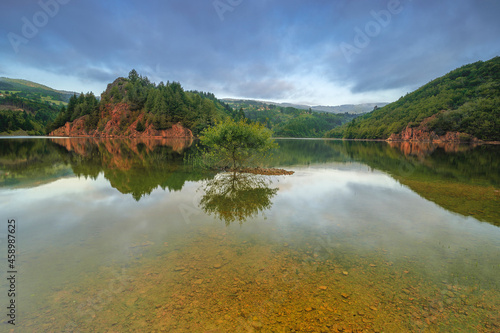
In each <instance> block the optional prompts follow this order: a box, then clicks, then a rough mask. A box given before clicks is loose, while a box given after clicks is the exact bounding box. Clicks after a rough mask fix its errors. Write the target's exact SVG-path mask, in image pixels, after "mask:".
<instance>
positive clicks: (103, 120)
mask: <svg viewBox="0 0 500 333" xmlns="http://www.w3.org/2000/svg"><path fill="white" fill-rule="evenodd" d="M119 103H125V104H126V108H125V109H124V110H122V113H121V115H120V119H119V129H117V131H118V132H117V133H116V134H118V135H127V129H128V128H130V126H131V125H132V124H133V123H134V122H136V127H135V130H137V131H138V132H142V131H144V130H145V129H146V128H147V127H148V126H152V128H154V129H155V130H165V129H168V128H170V127H172V125H173V124H176V123H181V124H182V125H183V126H184V127H186V128H189V129H191V130H192V132H193V133H194V134H195V135H196V134H198V133H199V132H200V131H201V130H203V129H204V128H206V127H208V126H211V125H213V124H215V123H216V122H217V121H219V120H222V119H223V118H224V117H227V116H230V115H231V112H232V110H231V108H230V107H229V106H227V105H225V104H223V103H221V102H220V101H218V100H217V99H216V98H215V96H214V95H213V94H210V93H205V92H198V91H184V89H183V88H182V86H181V85H180V83H178V82H167V83H163V82H160V83H159V84H158V85H157V84H155V83H152V82H150V81H149V79H148V78H147V77H142V76H140V75H139V74H138V73H137V72H136V71H135V70H132V71H131V72H130V73H129V76H128V78H118V79H116V80H115V81H114V82H113V83H111V84H109V85H108V87H107V89H106V91H105V92H104V93H103V94H102V95H101V100H100V101H99V100H98V99H97V98H96V97H95V96H94V95H93V94H92V93H87V94H85V95H83V94H82V95H80V96H79V97H76V96H73V97H71V98H70V100H69V103H68V106H67V108H63V110H62V111H61V113H60V114H59V115H58V117H57V119H55V121H54V122H53V123H52V124H50V125H49V126H48V128H47V131H48V132H50V131H52V130H54V129H56V128H58V127H60V126H62V125H64V124H65V123H66V122H71V121H74V120H75V119H78V118H80V117H83V116H85V129H86V130H87V131H92V130H99V131H102V130H103V128H104V127H105V125H106V124H107V123H108V122H109V121H110V120H111V117H112V114H111V112H112V110H113V108H114V107H115V106H116V105H117V104H119ZM141 115H143V116H142V117H141V118H139V116H141ZM139 119H140V120H139ZM138 120H139V121H138Z"/></svg>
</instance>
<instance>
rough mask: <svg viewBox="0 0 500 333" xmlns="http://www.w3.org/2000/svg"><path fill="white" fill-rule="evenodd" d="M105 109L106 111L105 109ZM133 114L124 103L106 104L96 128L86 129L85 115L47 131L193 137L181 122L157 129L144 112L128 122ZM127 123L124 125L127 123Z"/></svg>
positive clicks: (105, 135)
mask: <svg viewBox="0 0 500 333" xmlns="http://www.w3.org/2000/svg"><path fill="white" fill-rule="evenodd" d="M106 109H107V111H106ZM133 116H134V115H132V113H131V112H130V109H129V106H128V105H127V104H126V103H118V104H115V105H108V106H107V107H106V108H105V110H104V111H103V112H102V113H101V120H100V121H99V126H98V128H97V129H86V128H85V123H86V121H87V119H88V117H89V116H88V115H87V116H83V117H80V118H78V119H75V120H74V121H73V122H68V123H66V124H65V125H64V126H62V127H59V128H58V129H56V130H54V131H52V132H51V133H49V136H63V137H100V138H120V137H122V138H193V133H192V132H191V130H190V129H189V128H185V127H184V126H182V124H181V123H177V124H174V125H172V127H171V128H168V129H165V130H157V129H155V128H154V127H153V124H151V123H148V122H147V121H146V119H144V118H145V117H144V113H141V114H139V115H138V116H137V115H136V119H135V120H134V121H133V122H131V123H130V120H129V118H133ZM139 122H141V123H142V124H143V125H144V130H143V131H138V130H137V124H138V123H139ZM127 123H129V124H128V125H124V124H127Z"/></svg>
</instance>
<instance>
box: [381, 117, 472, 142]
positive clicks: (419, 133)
mask: <svg viewBox="0 0 500 333" xmlns="http://www.w3.org/2000/svg"><path fill="white" fill-rule="evenodd" d="M434 118H436V115H432V116H430V117H428V118H425V119H424V120H423V121H422V122H421V123H420V125H418V126H417V127H412V126H410V125H408V126H407V127H406V128H405V129H404V130H403V131H402V132H401V133H399V134H396V133H393V134H391V136H390V137H389V138H388V139H387V141H410V142H436V143H444V142H453V143H459V142H478V141H479V140H478V139H477V138H474V137H471V136H470V135H469V134H466V133H460V132H447V133H445V134H444V135H437V134H436V133H435V132H434V131H431V130H430V129H429V127H428V123H429V122H430V121H431V120H433V119H434Z"/></svg>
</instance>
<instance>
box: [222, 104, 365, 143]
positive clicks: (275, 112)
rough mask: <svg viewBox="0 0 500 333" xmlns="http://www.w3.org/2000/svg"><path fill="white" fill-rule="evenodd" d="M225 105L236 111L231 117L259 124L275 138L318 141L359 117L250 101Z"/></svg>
mask: <svg viewBox="0 0 500 333" xmlns="http://www.w3.org/2000/svg"><path fill="white" fill-rule="evenodd" d="M228 104H229V105H230V106H231V107H232V108H233V109H234V110H237V111H234V115H233V117H235V118H236V119H239V118H241V117H245V118H247V119H249V120H251V121H255V122H260V123H261V124H263V125H265V126H266V127H267V128H269V129H271V130H272V131H273V132H274V136H277V137H296V138H299V137H300V138H320V137H323V136H324V135H325V133H326V132H327V131H329V130H331V129H332V128H334V127H337V126H340V125H342V124H344V123H346V122H348V121H350V120H352V119H354V118H356V117H358V116H359V115H356V114H351V113H338V114H335V113H327V112H316V111H313V110H311V109H309V110H303V109H296V108H293V107H283V106H278V105H274V104H268V103H263V102H259V101H251V100H232V101H228Z"/></svg>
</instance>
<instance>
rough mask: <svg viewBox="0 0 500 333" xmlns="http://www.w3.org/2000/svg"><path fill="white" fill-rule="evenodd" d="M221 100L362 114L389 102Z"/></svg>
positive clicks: (224, 99)
mask: <svg viewBox="0 0 500 333" xmlns="http://www.w3.org/2000/svg"><path fill="white" fill-rule="evenodd" d="M221 101H224V102H229V103H231V102H233V103H234V102H257V103H262V104H270V105H277V106H281V107H292V108H295V109H301V110H309V109H311V110H312V111H317V112H330V113H352V114H361V113H366V112H370V111H373V109H374V108H375V107H377V108H380V107H383V106H386V105H387V104H389V103H385V102H380V103H361V104H343V105H335V106H325V105H305V104H294V103H278V102H272V101H261V100H256V99H237V98H222V99H221Z"/></svg>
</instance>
